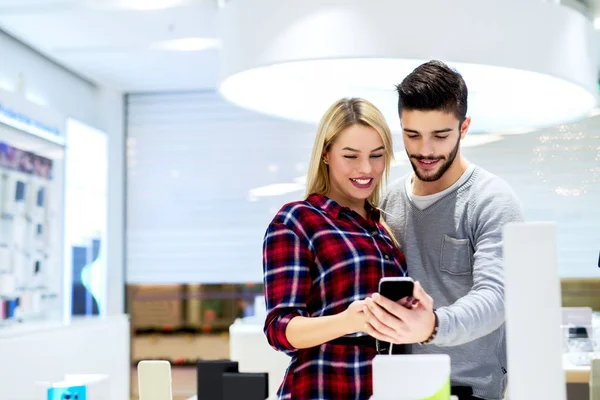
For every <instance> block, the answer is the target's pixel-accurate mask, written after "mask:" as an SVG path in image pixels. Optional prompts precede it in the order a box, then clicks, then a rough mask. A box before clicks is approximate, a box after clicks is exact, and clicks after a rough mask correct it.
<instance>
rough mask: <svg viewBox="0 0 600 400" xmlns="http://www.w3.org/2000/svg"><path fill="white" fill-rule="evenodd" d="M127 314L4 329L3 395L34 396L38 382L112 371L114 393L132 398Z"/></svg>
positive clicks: (0, 332)
mask: <svg viewBox="0 0 600 400" xmlns="http://www.w3.org/2000/svg"><path fill="white" fill-rule="evenodd" d="M129 343H130V327H129V317H128V316H127V315H118V316H112V317H106V318H98V317H96V318H86V319H74V320H73V321H72V322H70V323H69V324H62V323H59V322H46V323H42V322H40V323H33V322H31V323H27V324H23V325H21V326H19V325H14V326H10V327H5V328H2V329H0V360H2V363H0V399H10V400H32V399H34V398H35V393H36V387H35V383H36V382H40V381H59V380H62V379H63V377H64V376H65V375H68V374H106V375H108V376H109V385H110V394H111V395H110V399H111V400H129V376H130V365H129V354H130V352H129Z"/></svg>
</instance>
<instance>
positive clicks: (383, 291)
mask: <svg viewBox="0 0 600 400" xmlns="http://www.w3.org/2000/svg"><path fill="white" fill-rule="evenodd" d="M414 287H415V282H414V280H413V278H409V277H397V278H391V277H389V278H381V279H380V280H379V294H380V295H382V296H383V297H387V298H388V299H390V300H392V301H398V300H400V299H403V298H405V297H411V296H412V295H413V289H414Z"/></svg>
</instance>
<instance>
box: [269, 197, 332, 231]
mask: <svg viewBox="0 0 600 400" xmlns="http://www.w3.org/2000/svg"><path fill="white" fill-rule="evenodd" d="M320 214H321V212H320V210H319V208H317V207H316V206H315V205H314V204H312V203H311V202H310V201H308V200H298V201H292V202H289V203H286V204H284V205H283V206H281V208H280V209H279V211H277V213H276V214H275V216H274V218H273V222H274V223H280V224H285V225H288V224H289V223H290V222H293V223H294V224H296V223H298V222H303V221H306V220H307V218H310V217H312V216H318V215H320Z"/></svg>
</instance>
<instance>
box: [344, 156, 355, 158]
mask: <svg viewBox="0 0 600 400" xmlns="http://www.w3.org/2000/svg"><path fill="white" fill-rule="evenodd" d="M344 158H356V156H344Z"/></svg>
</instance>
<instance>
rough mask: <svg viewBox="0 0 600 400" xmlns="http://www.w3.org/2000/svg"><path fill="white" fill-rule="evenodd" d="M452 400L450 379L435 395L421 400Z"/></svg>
mask: <svg viewBox="0 0 600 400" xmlns="http://www.w3.org/2000/svg"><path fill="white" fill-rule="evenodd" d="M448 399H450V379H448V380H447V381H446V383H445V384H444V386H442V387H441V388H440V390H438V391H437V392H436V393H435V394H434V395H431V396H429V397H424V398H422V399H421V400H448Z"/></svg>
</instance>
